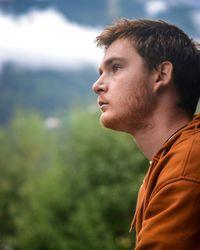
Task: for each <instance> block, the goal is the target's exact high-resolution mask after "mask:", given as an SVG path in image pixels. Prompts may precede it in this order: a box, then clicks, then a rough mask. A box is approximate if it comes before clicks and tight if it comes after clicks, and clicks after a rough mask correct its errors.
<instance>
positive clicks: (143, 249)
mask: <svg viewBox="0 0 200 250" xmlns="http://www.w3.org/2000/svg"><path fill="white" fill-rule="evenodd" d="M172 249H176V250H191V249H192V250H197V249H198V250H199V249H200V183H199V182H195V181H194V180H191V179H190V180H188V179H179V180H176V181H173V182H171V183H168V184H167V185H165V186H163V187H161V188H160V189H159V190H157V192H155V193H154V194H152V197H151V199H150V201H149V204H148V206H147V208H146V209H145V211H144V220H143V224H142V229H141V231H140V232H139V234H138V237H137V243H136V248H135V250H172Z"/></svg>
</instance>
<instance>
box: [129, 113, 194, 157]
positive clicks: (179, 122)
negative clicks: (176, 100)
mask: <svg viewBox="0 0 200 250" xmlns="http://www.w3.org/2000/svg"><path fill="white" fill-rule="evenodd" d="M190 121H191V119H190V118H189V117H188V116H187V115H186V114H184V113H180V112H178V113H176V114H170V115H169V114H166V113H164V114H163V115H162V116H159V115H158V114H156V115H155V116H154V117H152V119H151V122H150V123H149V125H150V126H147V128H146V129H143V130H141V131H138V132H137V133H135V134H134V135H133V136H134V138H135V140H136V142H137V144H138V146H139V147H140V149H141V150H142V151H143V153H144V155H145V156H146V157H147V158H148V159H149V160H152V158H153V156H154V155H155V154H156V153H157V152H158V150H159V149H160V148H161V147H162V145H163V144H164V143H165V142H166V141H167V140H168V139H169V138H170V137H171V136H172V135H173V134H174V133H176V131H178V130H179V129H181V128H182V127H183V126H185V125H186V124H188V123H189V122H190Z"/></svg>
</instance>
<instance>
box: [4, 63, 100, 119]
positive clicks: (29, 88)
mask: <svg viewBox="0 0 200 250" xmlns="http://www.w3.org/2000/svg"><path fill="white" fill-rule="evenodd" d="M96 78H97V72H96V71H94V69H90V68H84V69H82V70H80V71H65V72H64V71H63V72H62V71H52V70H41V71H36V72H35V71H31V70H27V69H22V68H20V69H19V68H16V66H14V65H9V64H8V65H5V66H4V69H3V71H2V73H1V74H0V124H5V123H6V122H7V121H8V120H9V119H10V117H11V116H12V114H13V112H14V111H15V110H16V109H22V110H26V111H27V110H31V111H37V112H39V113H40V114H41V115H43V116H44V117H47V116H56V115H62V114H66V113H67V112H68V111H69V110H70V109H72V108H74V107H78V106H81V107H83V106H85V105H88V104H90V103H91V102H93V103H95V95H94V94H93V93H92V90H91V86H92V83H93V82H94V81H95V80H96Z"/></svg>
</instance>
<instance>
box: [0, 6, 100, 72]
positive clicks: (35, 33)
mask: <svg viewBox="0 0 200 250" xmlns="http://www.w3.org/2000/svg"><path fill="white" fill-rule="evenodd" d="M0 23H1V29H0V37H1V39H0V67H2V65H3V63H4V62H8V61H10V62H14V63H16V64H17V65H21V66H22V67H28V68H32V69H39V68H53V69H65V68H80V67H83V66H85V65H93V66H94V67H96V66H97V65H98V64H99V63H100V60H101V58H102V56H103V51H102V50H100V49H98V48H97V47H96V45H95V42H94V41H95V37H96V36H97V34H98V33H99V32H100V31H101V29H100V28H99V27H98V28H95V27H86V26H83V25H80V24H77V23H74V22H71V21H70V20H67V19H66V18H64V17H63V16H62V15H61V14H60V13H58V12H56V11H55V10H50V9H49V10H46V11H32V12H30V13H28V14H27V15H24V16H20V17H13V16H8V15H4V14H3V13H0Z"/></svg>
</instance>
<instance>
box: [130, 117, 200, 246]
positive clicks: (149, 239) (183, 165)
mask: <svg viewBox="0 0 200 250" xmlns="http://www.w3.org/2000/svg"><path fill="white" fill-rule="evenodd" d="M134 226H136V247H135V250H197V249H198V250H200V114H199V115H196V116H195V117H194V119H193V121H192V122H190V123H189V124H188V125H187V126H185V127H184V128H182V129H181V130H179V131H178V132H177V133H176V134H175V135H174V136H172V137H171V138H170V139H169V140H168V141H167V142H166V143H165V144H164V145H163V147H162V148H161V149H160V151H159V152H158V153H157V154H156V155H155V157H154V158H153V161H152V164H151V166H150V168H149V170H148V173H147V175H146V177H145V179H144V182H143V185H142V186H141V188H140V191H139V195H138V202H137V207H136V213H135V216H134V219H133V221H132V228H133V227H134Z"/></svg>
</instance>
